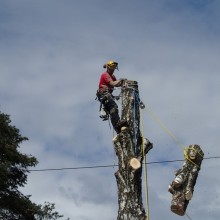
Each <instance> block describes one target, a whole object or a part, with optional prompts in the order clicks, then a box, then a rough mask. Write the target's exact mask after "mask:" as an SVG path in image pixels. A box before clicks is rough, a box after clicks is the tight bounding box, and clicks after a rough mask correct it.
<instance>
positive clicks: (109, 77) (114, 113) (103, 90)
mask: <svg viewBox="0 0 220 220" xmlns="http://www.w3.org/2000/svg"><path fill="white" fill-rule="evenodd" d="M103 68H106V69H107V70H106V71H105V72H104V73H102V75H101V77H100V81H99V89H98V91H97V94H96V96H97V98H98V100H99V101H100V103H101V106H100V113H101V115H100V118H102V119H103V121H104V120H108V117H109V116H110V119H111V123H112V126H113V128H114V129H115V131H116V133H117V134H118V133H119V132H120V129H121V127H122V125H123V124H125V122H122V121H120V117H119V114H118V105H117V103H116V102H115V100H114V99H115V97H114V96H113V95H112V93H113V90H114V87H120V86H122V84H123V81H124V79H121V80H117V79H116V77H115V75H114V71H115V69H117V70H118V63H117V62H115V61H108V62H107V63H106V64H104V66H103Z"/></svg>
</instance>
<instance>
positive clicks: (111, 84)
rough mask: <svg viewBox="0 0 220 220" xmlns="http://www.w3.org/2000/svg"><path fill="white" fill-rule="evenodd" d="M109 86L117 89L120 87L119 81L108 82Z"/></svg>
mask: <svg viewBox="0 0 220 220" xmlns="http://www.w3.org/2000/svg"><path fill="white" fill-rule="evenodd" d="M109 85H110V86H113V87H119V86H121V80H116V81H109Z"/></svg>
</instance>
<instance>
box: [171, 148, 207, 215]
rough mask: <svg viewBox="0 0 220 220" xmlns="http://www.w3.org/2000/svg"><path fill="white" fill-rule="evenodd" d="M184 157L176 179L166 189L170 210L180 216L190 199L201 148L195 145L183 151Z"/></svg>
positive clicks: (197, 172) (201, 153)
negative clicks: (170, 199) (170, 198)
mask: <svg viewBox="0 0 220 220" xmlns="http://www.w3.org/2000/svg"><path fill="white" fill-rule="evenodd" d="M184 157H185V162H184V163H183V166H182V168H181V169H179V170H177V171H176V174H175V176H176V177H175V179H174V180H173V181H172V183H171V184H170V185H169V188H168V190H169V192H170V193H171V194H172V201H171V207H170V209H171V211H172V212H174V213H175V214H177V215H180V216H182V215H184V214H185V212H186V209H187V206H188V203H189V201H190V200H191V199H192V196H193V191H194V186H195V184H196V180H197V177H198V174H199V171H200V167H201V163H202V160H203V157H204V153H203V151H202V149H201V147H200V146H199V145H197V144H195V145H190V146H189V147H188V148H185V149H184Z"/></svg>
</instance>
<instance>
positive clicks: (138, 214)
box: [113, 80, 153, 220]
mask: <svg viewBox="0 0 220 220" xmlns="http://www.w3.org/2000/svg"><path fill="white" fill-rule="evenodd" d="M121 97H122V114H121V119H122V120H123V121H126V122H127V126H126V127H123V126H122V128H121V132H120V133H119V134H117V136H116V137H114V138H113V144H114V149H115V153H116V155H117V157H118V171H117V172H116V173H115V177H116V181H117V186H118V205H119V208H118V217H117V220H131V219H132V220H146V213H145V210H144V207H143V202H142V162H143V151H142V140H143V138H142V135H141V132H140V128H139V126H140V109H139V104H140V99H139V91H138V83H137V82H136V81H131V80H126V81H125V82H124V85H123V86H122V89H121ZM152 147H153V145H152V143H150V142H149V141H148V140H147V139H146V142H145V143H144V148H145V150H144V152H145V154H146V153H147V152H148V151H149V150H150V149H151V148H152Z"/></svg>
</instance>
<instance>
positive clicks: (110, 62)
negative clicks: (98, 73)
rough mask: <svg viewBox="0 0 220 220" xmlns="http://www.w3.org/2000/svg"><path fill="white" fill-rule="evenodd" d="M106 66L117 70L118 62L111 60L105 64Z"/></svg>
mask: <svg viewBox="0 0 220 220" xmlns="http://www.w3.org/2000/svg"><path fill="white" fill-rule="evenodd" d="M104 67H105V68H106V67H107V68H108V69H112V70H115V69H118V63H117V62H115V61H112V60H110V61H108V62H107V63H106V64H105V65H104Z"/></svg>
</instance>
